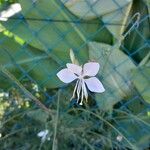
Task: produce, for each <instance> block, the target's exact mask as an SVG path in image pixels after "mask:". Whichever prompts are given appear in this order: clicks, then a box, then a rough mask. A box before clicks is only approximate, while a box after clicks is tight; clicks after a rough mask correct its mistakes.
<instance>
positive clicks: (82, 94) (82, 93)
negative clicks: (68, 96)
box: [80, 80, 84, 105]
mask: <svg viewBox="0 0 150 150" xmlns="http://www.w3.org/2000/svg"><path fill="white" fill-rule="evenodd" d="M81 82H82V88H81V102H80V105H83V98H84V91H83V90H84V89H83V80H81Z"/></svg>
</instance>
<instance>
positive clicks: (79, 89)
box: [77, 79, 82, 103]
mask: <svg viewBox="0 0 150 150" xmlns="http://www.w3.org/2000/svg"><path fill="white" fill-rule="evenodd" d="M81 85H82V80H80V79H79V83H78V88H77V103H79V99H80V92H81V90H82V89H81Z"/></svg>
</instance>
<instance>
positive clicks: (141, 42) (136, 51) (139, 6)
mask: <svg viewBox="0 0 150 150" xmlns="http://www.w3.org/2000/svg"><path fill="white" fill-rule="evenodd" d="M137 12H139V13H140V15H141V17H140V18H141V19H140V21H139V27H138V28H135V29H134V30H132V32H131V33H130V34H129V35H128V36H127V37H126V39H125V40H124V45H123V46H122V50H123V51H125V52H126V53H128V55H131V56H132V58H133V59H134V60H135V61H136V62H137V63H140V61H141V60H142V59H143V58H144V57H145V56H146V55H147V53H148V52H149V44H148V40H149V37H150V25H149V17H148V10H147V6H146V4H145V3H144V2H143V1H142V0H137V1H135V2H134V3H133V8H132V11H131V12H130V16H129V19H130V17H132V16H133V15H134V14H135V13H137ZM127 30H128V28H127Z"/></svg>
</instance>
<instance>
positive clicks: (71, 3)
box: [61, 0, 132, 19]
mask: <svg viewBox="0 0 150 150" xmlns="http://www.w3.org/2000/svg"><path fill="white" fill-rule="evenodd" d="M61 1H62V2H63V3H64V5H65V6H66V7H67V8H68V9H69V10H70V11H71V12H72V13H73V14H75V15H76V16H78V17H80V18H82V19H93V18H97V17H100V16H103V15H105V14H109V13H111V12H114V11H116V10H118V9H120V8H122V7H124V6H126V5H128V4H129V2H131V1H132V0H130V1H128V0H124V1H118V0H117V2H116V3H115V2H114V1H112V0H107V1H104V0H103V1H99V0H92V1H91V0H86V1H83V0H67V1H66V0H61Z"/></svg>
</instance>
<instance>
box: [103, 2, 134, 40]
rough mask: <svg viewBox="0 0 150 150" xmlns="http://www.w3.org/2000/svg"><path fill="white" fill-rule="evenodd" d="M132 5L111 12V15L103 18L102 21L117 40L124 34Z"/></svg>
mask: <svg viewBox="0 0 150 150" xmlns="http://www.w3.org/2000/svg"><path fill="white" fill-rule="evenodd" d="M131 6H132V3H129V4H128V5H126V6H124V7H122V8H120V9H118V10H116V11H114V12H111V13H109V14H106V15H103V16H102V21H103V22H104V24H105V25H106V27H107V29H108V30H109V31H110V33H111V34H112V35H113V36H114V37H115V38H116V39H119V38H120V36H121V35H122V33H123V32H124V28H125V24H126V21H127V17H128V15H129V12H130V9H131Z"/></svg>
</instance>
